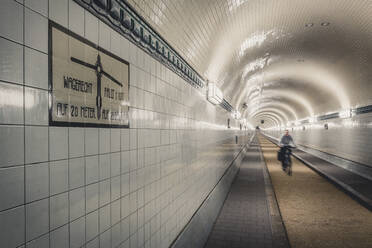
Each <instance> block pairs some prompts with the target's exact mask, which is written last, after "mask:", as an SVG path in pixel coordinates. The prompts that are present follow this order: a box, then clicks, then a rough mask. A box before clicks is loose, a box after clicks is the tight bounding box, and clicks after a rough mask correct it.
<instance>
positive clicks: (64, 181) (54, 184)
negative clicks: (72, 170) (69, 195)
mask: <svg viewBox="0 0 372 248" xmlns="http://www.w3.org/2000/svg"><path fill="white" fill-rule="evenodd" d="M49 166H50V194H51V195H54V194H58V193H62V192H64V191H66V190H68V160H60V161H55V162H50V163H49Z"/></svg>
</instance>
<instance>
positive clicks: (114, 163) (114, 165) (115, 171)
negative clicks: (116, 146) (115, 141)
mask: <svg viewBox="0 0 372 248" xmlns="http://www.w3.org/2000/svg"><path fill="white" fill-rule="evenodd" d="M110 155H111V177H114V176H119V175H120V152H116V153H111V154H110Z"/></svg>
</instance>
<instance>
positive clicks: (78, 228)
mask: <svg viewBox="0 0 372 248" xmlns="http://www.w3.org/2000/svg"><path fill="white" fill-rule="evenodd" d="M84 243H85V217H82V218H80V219H77V220H75V221H73V222H71V223H70V248H79V247H81V246H82V245H83V244H84Z"/></svg>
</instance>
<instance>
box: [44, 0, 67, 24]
mask: <svg viewBox="0 0 372 248" xmlns="http://www.w3.org/2000/svg"><path fill="white" fill-rule="evenodd" d="M49 18H50V19H51V20H53V21H55V22H57V23H58V24H61V25H62V26H65V27H67V25H68V0H49Z"/></svg>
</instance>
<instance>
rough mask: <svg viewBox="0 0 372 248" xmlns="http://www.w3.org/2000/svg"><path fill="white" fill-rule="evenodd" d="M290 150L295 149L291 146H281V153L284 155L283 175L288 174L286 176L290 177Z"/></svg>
mask: <svg viewBox="0 0 372 248" xmlns="http://www.w3.org/2000/svg"><path fill="white" fill-rule="evenodd" d="M291 148H295V147H293V146H283V147H282V149H283V150H282V152H283V153H284V154H283V155H284V156H283V157H282V159H283V160H282V169H283V171H284V172H285V173H287V174H288V176H292V160H291V154H292V150H291Z"/></svg>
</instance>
